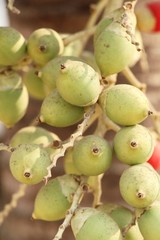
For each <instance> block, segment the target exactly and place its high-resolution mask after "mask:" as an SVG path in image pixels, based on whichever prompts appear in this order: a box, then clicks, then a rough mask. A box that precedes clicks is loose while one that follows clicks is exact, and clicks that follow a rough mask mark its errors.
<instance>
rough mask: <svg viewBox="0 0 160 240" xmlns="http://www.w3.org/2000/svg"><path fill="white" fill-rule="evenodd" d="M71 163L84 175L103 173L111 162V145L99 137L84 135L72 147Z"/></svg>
mask: <svg viewBox="0 0 160 240" xmlns="http://www.w3.org/2000/svg"><path fill="white" fill-rule="evenodd" d="M73 163H74V165H75V167H76V168H77V170H79V172H81V173H82V174H84V175H86V176H96V175H99V174H101V173H104V172H105V171H107V170H108V169H109V167H110V166H111V163H112V149H111V146H110V145H109V143H108V142H107V141H106V140H105V139H103V138H101V137H98V136H95V135H88V136H85V137H83V138H82V139H81V140H79V141H77V142H76V143H75V145H74V147H73Z"/></svg>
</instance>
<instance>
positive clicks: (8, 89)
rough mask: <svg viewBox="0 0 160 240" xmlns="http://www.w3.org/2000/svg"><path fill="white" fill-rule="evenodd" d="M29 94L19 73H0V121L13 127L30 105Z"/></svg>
mask: <svg viewBox="0 0 160 240" xmlns="http://www.w3.org/2000/svg"><path fill="white" fill-rule="evenodd" d="M28 102H29V95H28V91H27V88H26V87H25V86H24V84H23V83H22V79H21V76H20V75H19V74H18V73H15V72H11V73H6V74H0V121H2V122H3V123H4V124H5V125H6V127H8V128H10V127H13V126H14V125H15V124H16V123H17V122H18V121H19V120H21V119H22V118H23V117H24V115H25V113H26V111H27V107H28Z"/></svg>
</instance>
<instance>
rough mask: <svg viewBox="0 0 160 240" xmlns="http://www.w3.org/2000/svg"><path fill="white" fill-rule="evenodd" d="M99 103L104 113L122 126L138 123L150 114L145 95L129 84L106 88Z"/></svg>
mask: <svg viewBox="0 0 160 240" xmlns="http://www.w3.org/2000/svg"><path fill="white" fill-rule="evenodd" d="M99 102H100V105H101V107H102V109H103V111H104V113H105V114H106V115H107V116H108V117H109V118H110V119H111V120H112V121H113V122H115V123H117V124H120V125H122V126H129V125H135V124H137V123H140V122H142V121H143V120H145V119H146V118H147V117H148V115H150V114H151V113H152V112H151V111H150V110H149V103H148V99H147V97H146V95H145V94H144V93H143V92H142V91H141V90H140V89H138V88H136V87H134V86H132V85H129V84H116V85H114V86H112V87H109V88H106V89H105V90H104V91H103V92H102V94H101V96H100V98H99ZM137 106H138V107H137Z"/></svg>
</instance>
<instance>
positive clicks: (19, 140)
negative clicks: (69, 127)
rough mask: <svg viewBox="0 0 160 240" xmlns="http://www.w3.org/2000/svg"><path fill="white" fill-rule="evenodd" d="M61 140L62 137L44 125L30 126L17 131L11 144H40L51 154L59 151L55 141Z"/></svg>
mask: <svg viewBox="0 0 160 240" xmlns="http://www.w3.org/2000/svg"><path fill="white" fill-rule="evenodd" d="M55 141H58V142H59V141H60V138H59V137H58V136H57V135H56V134H55V133H52V132H50V131H48V130H46V129H44V128H42V127H38V126H28V127H24V128H21V129H20V130H19V131H17V132H16V133H15V134H14V135H13V136H12V138H11V140H10V145H11V146H12V147H16V146H18V145H20V144H38V145H40V146H42V147H44V148H45V149H46V150H47V151H49V153H50V154H54V153H56V152H57V150H58V149H57V148H54V142H55Z"/></svg>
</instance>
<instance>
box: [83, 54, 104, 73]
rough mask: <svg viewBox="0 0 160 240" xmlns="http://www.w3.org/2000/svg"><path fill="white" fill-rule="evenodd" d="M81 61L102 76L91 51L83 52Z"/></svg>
mask: <svg viewBox="0 0 160 240" xmlns="http://www.w3.org/2000/svg"><path fill="white" fill-rule="evenodd" d="M81 59H82V61H84V62H85V63H87V64H88V65H90V66H91V67H92V68H93V69H94V70H95V71H96V72H98V73H99V74H100V70H99V68H98V66H97V63H96V60H95V57H94V54H93V52H91V51H89V50H85V51H83V52H82V54H81Z"/></svg>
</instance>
